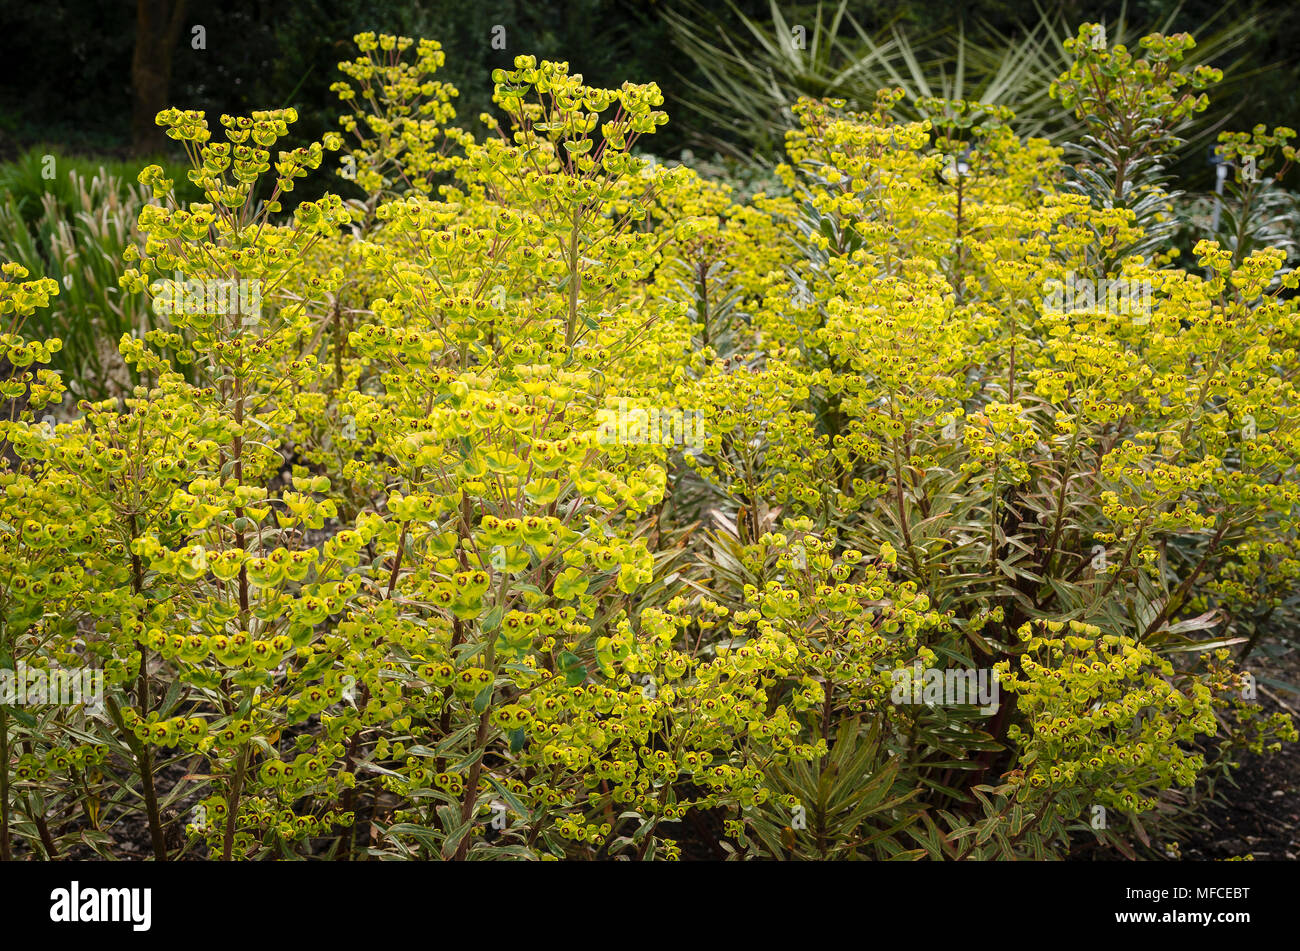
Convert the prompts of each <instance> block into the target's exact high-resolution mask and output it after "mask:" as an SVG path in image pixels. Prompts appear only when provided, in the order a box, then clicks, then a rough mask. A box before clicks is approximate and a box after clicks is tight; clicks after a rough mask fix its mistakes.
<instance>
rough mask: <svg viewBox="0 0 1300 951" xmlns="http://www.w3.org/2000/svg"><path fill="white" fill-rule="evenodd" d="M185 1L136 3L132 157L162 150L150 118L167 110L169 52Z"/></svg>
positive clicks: (163, 140)
mask: <svg viewBox="0 0 1300 951" xmlns="http://www.w3.org/2000/svg"><path fill="white" fill-rule="evenodd" d="M185 5H186V0H136V6H135V11H136V15H135V54H134V55H133V56H132V57H131V91H132V115H131V147H132V149H133V150H134V152H135V154H136V155H149V154H151V153H154V152H160V151H162V150H163V149H164V148H165V147H166V145H167V137H166V136H165V135H164V134H163V131H162V129H161V128H159V126H158V125H157V124H156V123H155V122H154V117H155V116H157V115H158V113H160V112H162V110H164V109H166V108H167V105H168V102H167V97H168V94H169V91H170V88H171V81H172V53H173V51H174V50H175V49H176V43H177V41H178V40H179V39H180V32H181V24H182V22H183V19H184V16H185Z"/></svg>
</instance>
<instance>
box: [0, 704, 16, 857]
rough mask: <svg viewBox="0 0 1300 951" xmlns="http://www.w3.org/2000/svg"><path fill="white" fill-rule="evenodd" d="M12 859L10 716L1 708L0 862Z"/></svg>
mask: <svg viewBox="0 0 1300 951" xmlns="http://www.w3.org/2000/svg"><path fill="white" fill-rule="evenodd" d="M12 858H13V853H12V852H11V851H10V847H9V714H8V713H6V712H5V708H4V707H3V706H0V862H8V861H9V860H10V859H12Z"/></svg>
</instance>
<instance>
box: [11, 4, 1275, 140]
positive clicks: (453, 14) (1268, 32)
mask: <svg viewBox="0 0 1300 951" xmlns="http://www.w3.org/2000/svg"><path fill="white" fill-rule="evenodd" d="M154 2H155V3H158V2H160V0H154ZM176 2H178V0H170V2H167V0H161V5H162V6H163V7H174V5H175V3H176ZM183 2H185V6H184V9H183V15H182V18H181V19H182V24H181V29H180V31H179V37H178V39H177V41H176V43H175V45H174V47H173V74H172V77H171V82H170V87H169V89H168V91H167V101H168V102H169V103H171V104H173V105H177V106H180V107H183V108H198V109H206V110H209V111H210V112H215V113H222V112H229V113H246V112H248V111H250V110H252V109H260V108H275V107H279V106H283V105H294V106H296V107H297V108H298V110H299V112H300V114H301V116H302V121H301V124H300V127H299V134H300V135H302V136H303V137H304V138H305V137H309V136H315V135H318V134H319V133H321V132H323V131H325V130H326V129H328V128H333V127H334V121H335V118H336V116H337V114H338V112H339V108H338V103H337V100H336V99H335V97H334V95H333V94H332V93H330V92H329V85H330V83H331V82H333V81H334V80H335V79H336V78H337V74H336V70H335V65H336V63H337V62H338V60H339V59H341V58H345V57H348V56H350V55H353V50H352V45H351V37H352V35H353V34H354V33H356V32H358V31H360V30H366V29H370V30H375V31H377V32H396V33H403V34H406V35H416V36H428V37H432V38H434V39H437V40H439V41H440V42H441V43H442V44H443V46H444V47H445V49H446V51H447V66H446V69H445V73H444V76H443V78H445V79H447V80H449V81H451V82H453V83H455V84H456V85H457V86H459V87H460V90H461V99H460V102H459V104H458V105H459V111H460V115H461V122H462V124H463V125H465V126H466V127H468V128H471V129H476V128H477V125H478V123H477V116H478V114H479V113H480V112H481V111H483V110H484V109H486V108H488V107H489V96H490V90H491V83H490V79H489V73H490V71H491V69H492V68H493V67H495V66H499V65H507V64H508V63H509V62H510V60H511V59H512V58H513V57H514V56H515V55H516V54H519V53H524V52H530V53H535V54H537V55H538V56H539V57H543V58H546V57H549V58H557V59H567V60H568V61H569V62H570V63H571V65H572V67H573V68H574V69H575V70H579V71H581V72H582V73H583V74H584V75H585V76H586V78H587V79H588V81H590V82H593V83H596V84H601V85H617V84H618V83H620V82H621V81H622V80H624V79H629V80H633V81H637V82H645V81H650V80H654V81H656V82H658V83H659V84H660V86H661V87H662V88H663V89H664V92H665V95H666V97H667V100H668V103H667V108H668V110H669V115H670V116H672V117H673V121H672V123H670V125H669V126H668V127H667V128H666V129H665V130H664V131H663V132H662V133H661V134H660V135H659V136H658V137H657V139H656V148H657V150H658V151H660V152H662V153H675V152H677V151H679V150H680V149H681V148H683V147H685V146H687V145H691V144H693V143H694V142H695V141H696V139H697V136H696V134H695V133H696V132H697V131H698V130H695V129H694V128H693V127H692V123H700V122H701V120H700V119H699V118H698V117H693V116H692V115H691V113H690V110H688V109H686V108H684V107H683V103H682V97H683V96H685V95H687V94H688V93H687V90H688V88H689V83H690V82H691V81H693V80H698V78H699V77H698V73H697V70H696V69H695V67H694V65H693V64H692V63H691V62H690V60H689V59H688V58H687V57H686V56H684V55H682V53H681V52H680V51H678V50H677V48H676V47H675V46H674V43H673V39H672V32H671V30H670V29H669V28H668V26H667V25H666V23H665V21H664V18H663V12H664V11H665V10H666V9H680V8H681V7H682V5H683V4H682V3H681V2H680V0H486V2H467V0H426V2H415V0H365V2H362V3H358V2H356V0H233V2H231V0H183ZM735 5H736V7H737V8H738V9H740V10H741V11H743V12H744V13H746V14H747V15H750V16H753V17H757V18H763V17H765V16H766V15H767V11H768V3H767V0H737V2H736V4H735ZM716 6H717V7H719V8H722V7H723V5H722V4H717V5H716ZM1125 8H1126V9H1127V14H1128V17H1129V19H1130V20H1131V21H1136V22H1143V23H1144V22H1154V21H1158V20H1160V19H1162V18H1164V17H1165V16H1167V15H1169V14H1170V13H1171V12H1173V11H1175V10H1177V11H1178V17H1177V19H1176V21H1175V23H1176V25H1177V26H1178V27H1179V28H1188V29H1191V28H1194V27H1195V26H1196V25H1197V24H1200V23H1204V22H1205V21H1206V20H1208V19H1210V18H1211V17H1213V16H1214V15H1216V14H1220V13H1221V12H1222V10H1223V7H1222V5H1221V4H1219V3H1217V2H1212V0H1187V2H1183V3H1181V4H1180V3H1177V2H1175V0H1137V2H1130V3H1127V4H1122V3H1118V2H1100V3H1098V2H1079V0H1069V2H1065V3H1061V4H1059V9H1060V10H1061V12H1062V13H1063V14H1064V16H1065V19H1066V21H1067V22H1071V23H1076V24H1077V23H1079V22H1082V21H1084V20H1088V19H1101V18H1113V17H1115V16H1117V15H1118V14H1119V13H1120V11H1121V10H1122V9H1125ZM815 9H816V4H815V3H788V4H782V10H783V12H784V14H785V16H786V19H787V21H788V22H792V23H795V22H801V21H803V20H811V19H812V17H813V15H814V12H815ZM1052 9H1057V7H1055V6H1054V7H1052ZM1248 9H1252V8H1251V7H1249V5H1246V4H1243V5H1242V6H1241V12H1243V13H1244V12H1246V11H1247V10H1248ZM1257 9H1259V10H1260V11H1261V12H1262V14H1263V15H1262V16H1261V17H1260V19H1259V22H1258V24H1257V25H1256V27H1255V28H1254V29H1253V31H1252V37H1251V39H1250V40H1249V42H1248V43H1247V44H1246V48H1245V50H1244V52H1245V53H1247V54H1248V56H1249V60H1250V62H1252V63H1254V64H1256V65H1257V66H1258V67H1266V68H1263V69H1262V70H1261V72H1260V73H1259V75H1258V76H1256V77H1255V78H1254V80H1253V81H1252V82H1251V83H1250V84H1249V88H1248V94H1247V95H1245V96H1244V97H1243V100H1242V101H1241V102H1240V103H1239V106H1240V108H1239V111H1238V112H1237V114H1236V121H1234V123H1233V126H1234V127H1236V128H1249V127H1250V126H1251V125H1253V124H1254V123H1256V122H1267V123H1269V124H1270V125H1274V124H1279V123H1289V124H1291V125H1295V124H1296V120H1297V119H1298V118H1300V107H1298V103H1297V91H1296V90H1297V81H1298V80H1300V76H1298V75H1297V71H1298V70H1300V58H1297V57H1295V56H1294V55H1293V54H1292V51H1293V50H1294V48H1295V47H1296V45H1297V43H1300V17H1296V16H1294V11H1295V8H1294V6H1293V5H1292V4H1290V3H1287V2H1278V0H1272V2H1269V3H1264V4H1262V5H1261V6H1259V7H1258V8H1257ZM726 12H727V11H726V10H725V9H720V15H723V16H725V14H726ZM852 13H853V15H854V16H855V17H857V18H858V19H859V21H860V22H861V23H862V24H863V25H864V26H865V27H867V28H869V29H873V30H876V29H882V28H885V27H888V26H891V25H898V26H900V27H902V28H903V29H904V30H906V32H907V33H908V34H909V35H910V36H911V35H915V36H918V37H923V36H926V35H932V34H934V33H936V32H938V31H943V30H948V29H951V28H953V26H954V25H955V24H958V23H966V24H970V25H971V26H977V25H980V24H987V25H989V26H992V27H993V28H995V29H996V30H998V31H1001V32H1004V33H1014V32H1015V31H1016V30H1017V28H1018V26H1019V25H1022V24H1025V23H1031V22H1033V21H1034V20H1035V18H1036V16H1037V11H1036V10H1035V9H1034V7H1033V5H1032V4H1026V3H1024V2H1021V0H978V2H962V0H883V2H873V3H862V4H860V5H854V7H853V8H852ZM1229 13H1230V14H1231V13H1233V11H1229ZM136 22H137V0H53V2H46V3H33V2H30V0H0V27H2V28H0V61H2V62H3V63H4V64H5V65H4V68H3V70H2V71H0V159H8V158H12V157H13V156H14V155H16V154H17V153H19V152H21V151H22V150H24V149H26V148H29V147H31V146H33V145H37V144H43V143H57V144H58V145H59V146H60V147H61V149H62V150H64V151H69V150H70V151H77V152H83V153H96V154H116V155H126V154H128V153H129V152H130V151H131V146H132V142H131V112H132V68H131V67H132V55H133V50H134V45H135V33H136ZM496 24H501V25H503V26H505V28H506V31H507V32H506V37H507V48H506V49H505V50H504V51H502V50H494V49H493V48H492V46H491V36H492V28H493V26H494V25H496ZM195 25H202V26H203V27H204V28H205V30H206V49H202V50H195V49H192V47H191V39H192V32H191V31H192V28H193V26H195Z"/></svg>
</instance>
